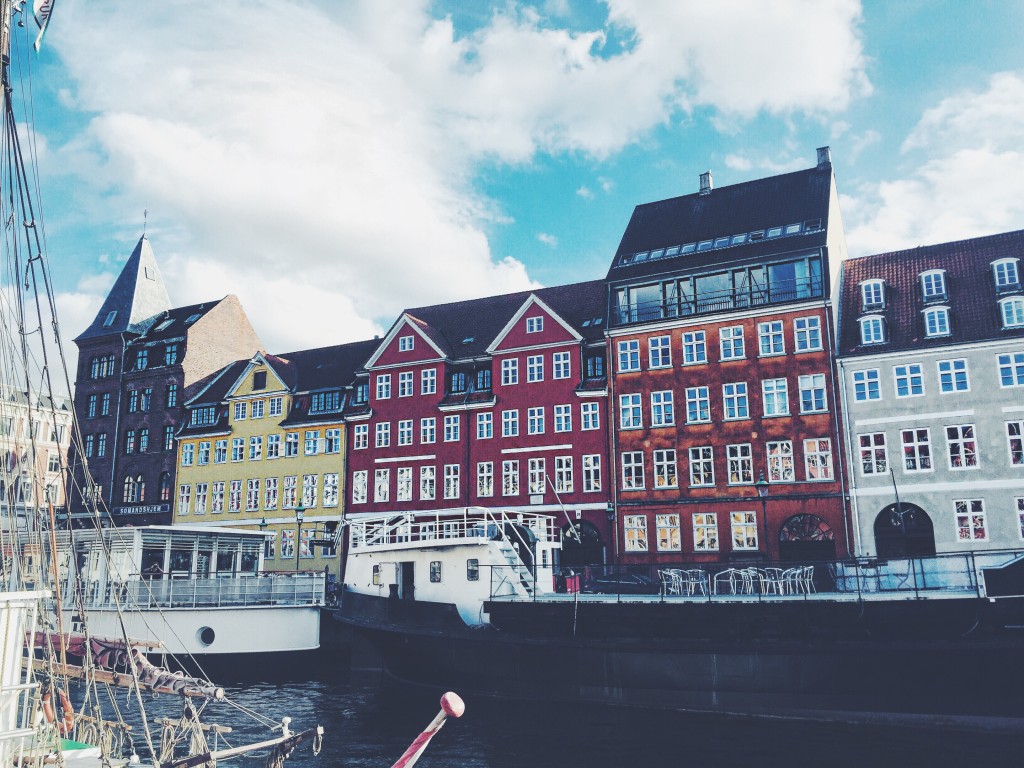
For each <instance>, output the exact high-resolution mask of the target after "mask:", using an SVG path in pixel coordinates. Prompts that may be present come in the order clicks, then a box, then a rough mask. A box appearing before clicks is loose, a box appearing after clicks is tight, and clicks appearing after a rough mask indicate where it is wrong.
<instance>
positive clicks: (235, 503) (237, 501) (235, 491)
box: [228, 480, 242, 512]
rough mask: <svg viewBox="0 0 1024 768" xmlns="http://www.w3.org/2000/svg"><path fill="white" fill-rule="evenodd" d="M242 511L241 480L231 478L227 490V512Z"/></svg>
mask: <svg viewBox="0 0 1024 768" xmlns="http://www.w3.org/2000/svg"><path fill="white" fill-rule="evenodd" d="M241 511H242V481H241V480H232V481H231V486H230V489H229V491H228V512H241Z"/></svg>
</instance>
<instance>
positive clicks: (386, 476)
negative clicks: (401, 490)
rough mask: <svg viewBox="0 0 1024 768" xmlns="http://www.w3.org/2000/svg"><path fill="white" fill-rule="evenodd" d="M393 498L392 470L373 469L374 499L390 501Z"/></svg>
mask: <svg viewBox="0 0 1024 768" xmlns="http://www.w3.org/2000/svg"><path fill="white" fill-rule="evenodd" d="M390 498H391V470H390V469H375V470H374V471H373V500H374V501H376V502H382V501H388V500H389V499H390Z"/></svg>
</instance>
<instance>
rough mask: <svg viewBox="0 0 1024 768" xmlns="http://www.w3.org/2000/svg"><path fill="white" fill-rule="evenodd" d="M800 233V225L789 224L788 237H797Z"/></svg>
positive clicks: (787, 228)
mask: <svg viewBox="0 0 1024 768" xmlns="http://www.w3.org/2000/svg"><path fill="white" fill-rule="evenodd" d="M799 231H800V225H799V224H787V225H786V234H787V235H795V234H796V233H797V232H799Z"/></svg>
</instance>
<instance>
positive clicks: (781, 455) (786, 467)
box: [767, 440, 796, 483]
mask: <svg viewBox="0 0 1024 768" xmlns="http://www.w3.org/2000/svg"><path fill="white" fill-rule="evenodd" d="M767 447H768V482H769V483H792V482H793V481H794V480H796V472H795V471H794V469H793V441H792V440H776V441H773V442H770V443H768V446H767Z"/></svg>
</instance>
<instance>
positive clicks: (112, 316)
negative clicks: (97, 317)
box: [103, 309, 117, 328]
mask: <svg viewBox="0 0 1024 768" xmlns="http://www.w3.org/2000/svg"><path fill="white" fill-rule="evenodd" d="M115 318H117V310H116V309H115V310H114V311H113V312H108V313H107V317H106V319H105V320H104V321H103V327H104V328H109V327H110V326H112V325H113V324H114V320H115Z"/></svg>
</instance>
